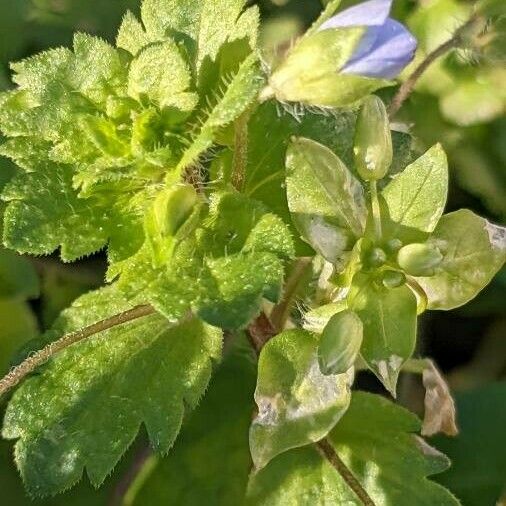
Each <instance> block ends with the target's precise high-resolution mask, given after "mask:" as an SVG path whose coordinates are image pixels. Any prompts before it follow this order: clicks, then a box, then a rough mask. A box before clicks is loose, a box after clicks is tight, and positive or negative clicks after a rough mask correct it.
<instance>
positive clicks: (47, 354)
mask: <svg viewBox="0 0 506 506" xmlns="http://www.w3.org/2000/svg"><path fill="white" fill-rule="evenodd" d="M153 313H155V309H154V308H153V307H152V306H150V305H142V306H136V307H134V308H132V309H129V310H128V311H124V312H122V313H118V314H116V315H114V316H111V317H109V318H106V319H105V320H101V321H99V322H97V323H94V324H93V325H89V326H88V327H85V328H83V329H81V330H78V331H77V332H72V333H71V334H67V335H65V336H63V337H61V338H60V339H58V340H57V341H54V342H52V343H50V344H48V345H47V346H45V347H44V348H42V350H40V351H37V352H36V353H34V354H33V355H31V356H29V357H28V358H26V359H25V360H24V361H23V362H21V364H19V365H18V366H16V367H14V368H13V369H12V370H11V371H10V372H9V373H8V374H7V375H6V376H4V377H3V378H2V379H1V380H0V397H1V396H2V395H4V394H5V393H7V392H8V391H9V390H10V389H11V388H13V387H15V386H16V385H17V384H18V383H19V382H20V381H22V380H23V378H25V377H26V376H27V375H28V374H30V373H32V372H33V371H34V370H35V369H37V367H39V366H41V365H42V364H44V363H45V362H47V361H48V360H49V359H50V358H51V357H52V356H53V355H55V354H56V353H58V352H59V351H61V350H63V349H65V348H68V347H69V346H71V345H72V344H75V343H77V342H79V341H82V340H83V339H86V338H87V337H90V336H92V335H94V334H98V333H99V332H103V331H104V330H108V329H111V328H113V327H116V326H117V325H121V324H123V323H127V322H129V321H132V320H136V319H137V318H141V317H143V316H148V315H150V314H153Z"/></svg>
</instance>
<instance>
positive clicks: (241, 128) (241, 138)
mask: <svg viewBox="0 0 506 506" xmlns="http://www.w3.org/2000/svg"><path fill="white" fill-rule="evenodd" d="M249 117H250V111H245V112H243V113H242V114H241V115H240V116H239V118H237V120H236V122H235V129H234V156H233V162H232V178H231V180H232V186H233V187H234V188H235V189H236V190H237V191H238V192H241V191H242V189H243V186H244V178H245V176H246V165H247V164H248V121H249Z"/></svg>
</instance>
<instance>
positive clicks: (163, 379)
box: [3, 287, 221, 495]
mask: <svg viewBox="0 0 506 506" xmlns="http://www.w3.org/2000/svg"><path fill="white" fill-rule="evenodd" d="M130 304H131V303H130V302H129V301H126V300H125V299H124V298H122V297H121V295H119V294H118V293H117V292H116V291H115V289H114V287H109V288H106V289H102V290H99V291H97V292H93V293H91V294H89V295H85V296H83V297H81V298H80V299H78V301H77V302H76V303H75V304H74V305H73V306H72V307H71V308H70V309H69V310H67V311H65V312H64V313H63V315H62V317H61V318H60V319H59V320H58V321H57V322H56V324H55V328H54V330H53V332H54V333H55V334H56V333H57V334H60V335H61V334H62V333H67V332H71V331H74V330H77V329H79V328H82V327H83V326H85V325H87V324H89V323H91V322H95V321H97V320H99V319H100V318H103V317H105V316H110V315H111V314H114V313H116V312H118V310H120V308H121V309H122V310H124V309H126V308H129V307H131V305H130ZM220 349H221V332H220V331H218V330H217V329H214V328H212V327H209V326H207V325H205V324H204V323H202V322H201V321H199V320H197V319H190V320H187V321H182V322H180V323H178V324H176V325H174V324H170V323H169V322H168V321H167V320H166V319H165V318H163V317H161V316H160V315H152V316H147V317H144V318H142V319H140V320H137V321H135V322H132V323H129V324H126V325H122V326H117V327H114V328H112V329H110V330H108V331H106V332H103V333H101V334H98V335H96V336H94V337H92V338H90V339H88V340H86V341H83V342H81V343H79V344H76V345H74V346H71V347H69V348H67V349H65V350H64V351H62V352H61V353H60V354H59V355H57V356H56V357H55V358H54V359H53V360H52V361H51V362H50V363H48V364H47V366H46V367H45V368H44V370H43V371H42V372H41V374H40V375H38V376H34V377H32V378H30V379H28V380H27V381H26V382H25V383H24V384H23V385H22V386H21V387H20V388H19V389H18V390H17V391H16V393H15V394H14V396H13V398H12V400H11V402H10V403H9V406H8V408H7V412H6V415H5V421H4V427H3V436H4V437H6V438H9V439H18V441H17V443H16V447H15V455H16V462H17V465H18V468H19V470H20V472H21V475H22V477H23V480H24V481H25V484H26V487H27V489H28V491H29V492H30V493H31V494H33V495H49V494H54V493H56V492H58V491H62V490H65V489H66V488H68V487H70V486H71V485H73V484H75V483H76V482H77V481H78V480H79V479H80V477H81V475H82V472H83V469H84V468H86V471H87V474H88V476H89V478H90V480H91V482H92V483H93V484H94V485H95V486H98V485H100V484H101V483H102V482H103V480H104V479H105V477H106V476H107V475H108V474H109V473H110V472H111V470H112V469H113V467H114V466H115V465H116V463H117V462H118V460H119V459H120V457H121V456H122V455H123V453H124V452H125V450H126V449H127V448H128V446H129V445H130V444H131V443H132V441H133V440H134V438H135V437H136V435H137V432H138V430H139V426H140V424H141V423H144V424H145V426H146V429H147V432H148V434H149V437H150V440H151V444H152V446H153V448H154V449H155V450H156V451H158V452H160V453H165V452H167V451H168V450H169V448H170V447H171V446H172V444H173V443H174V440H175V438H176V436H177V434H178V432H179V430H180V427H181V422H182V418H183V414H184V411H185V408H184V406H185V405H187V406H188V407H189V408H190V409H191V408H194V407H195V406H196V404H197V402H198V400H199V398H200V396H201V395H202V393H203V392H204V390H205V388H206V386H207V383H208V381H209V378H210V375H211V361H212V360H213V359H217V358H218V357H219V355H220Z"/></svg>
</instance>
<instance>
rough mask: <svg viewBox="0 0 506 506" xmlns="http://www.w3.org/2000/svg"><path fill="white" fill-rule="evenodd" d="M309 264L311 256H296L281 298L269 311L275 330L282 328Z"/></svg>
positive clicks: (278, 330)
mask: <svg viewBox="0 0 506 506" xmlns="http://www.w3.org/2000/svg"><path fill="white" fill-rule="evenodd" d="M310 265H311V257H301V258H298V259H297V260H296V262H295V265H294V266H293V269H292V272H291V273H290V276H289V277H288V279H287V280H286V283H285V289H284V292H283V298H282V299H281V301H280V302H279V303H278V304H276V305H275V306H274V309H273V310H272V312H271V318H270V319H271V323H272V326H273V327H274V328H275V329H276V331H277V332H280V331H281V330H283V328H284V326H285V324H286V321H287V320H288V317H289V316H290V310H291V309H292V305H293V302H294V299H295V296H296V295H297V291H298V290H299V288H300V285H301V283H302V280H303V276H304V274H305V273H306V271H307V269H308V268H309V266H310Z"/></svg>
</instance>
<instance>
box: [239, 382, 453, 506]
mask: <svg viewBox="0 0 506 506" xmlns="http://www.w3.org/2000/svg"><path fill="white" fill-rule="evenodd" d="M419 429H420V422H419V420H418V419H417V418H416V417H415V416H414V415H412V414H411V413H409V412H408V411H406V410H405V409H403V408H401V407H399V406H396V405H395V404H392V403H391V402H390V401H388V400H386V399H384V398H382V397H380V396H377V395H371V394H366V393H363V392H355V393H354V394H353V397H352V400H351V404H350V407H349V409H348V411H347V412H346V414H345V415H344V416H343V418H342V419H341V421H340V422H339V424H338V425H337V426H336V427H335V429H334V430H333V431H332V432H331V433H330V435H329V437H328V439H329V440H330V442H331V444H332V446H333V447H334V449H335V450H336V452H337V454H338V455H339V456H340V457H341V459H342V460H343V461H344V462H345V464H346V465H347V466H348V467H349V468H350V470H351V471H352V473H353V474H354V476H355V477H356V478H357V479H358V480H359V481H360V483H361V484H362V486H363V487H364V488H365V489H366V491H367V492H368V494H369V495H370V497H371V498H372V500H373V501H374V503H375V504H378V505H380V504H392V505H393V504H395V505H397V504H406V500H408V501H409V504H410V506H411V505H412V506H432V505H435V504H437V505H438V506H457V505H458V504H459V502H458V501H457V499H455V497H453V496H452V495H451V494H450V493H449V492H448V491H447V490H445V489H444V488H443V487H441V486H440V485H438V484H436V483H434V482H432V481H430V480H428V479H427V478H426V476H429V475H432V474H435V473H440V472H442V471H444V470H445V469H446V468H447V467H448V464H449V462H448V459H446V458H445V457H444V456H443V455H442V454H440V453H439V452H437V451H436V450H434V449H433V448H431V447H430V446H429V445H427V444H426V443H425V442H424V441H423V440H422V439H420V438H418V437H417V436H415V435H414V434H412V433H413V432H417V431H418V430H419ZM248 498H249V502H248V504H251V505H255V506H264V505H269V506H277V505H279V506H281V505H283V506H285V505H292V504H293V505H297V506H314V505H322V506H323V505H326V504H339V505H341V504H347V505H348V504H349V505H356V506H360V505H361V504H362V503H361V502H360V501H359V499H358V498H357V497H356V496H355V495H354V493H353V492H352V491H351V489H350V488H349V487H348V486H347V484H346V483H345V481H344V480H343V478H342V477H341V476H340V475H339V474H338V473H337V472H336V470H335V469H334V468H333V467H332V466H331V465H330V464H329V462H328V461H327V460H324V459H323V458H322V457H321V455H320V454H319V453H318V452H317V451H316V449H315V448H299V449H296V450H292V451H290V452H287V453H285V454H283V455H280V456H278V457H277V458H276V459H274V460H273V461H272V462H271V463H270V464H269V465H268V466H267V467H266V468H264V469H262V470H261V471H260V472H259V473H257V474H255V475H253V476H252V478H251V480H250V484H249V490H248Z"/></svg>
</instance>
